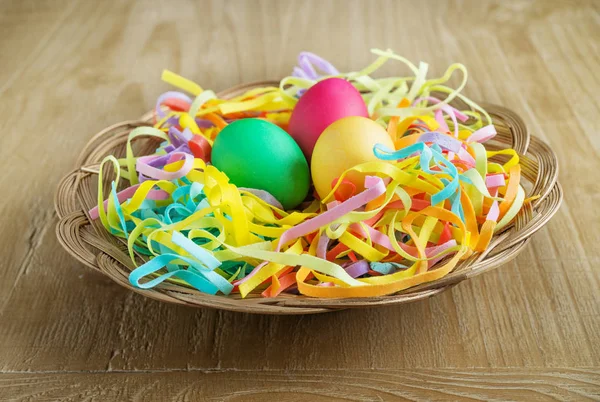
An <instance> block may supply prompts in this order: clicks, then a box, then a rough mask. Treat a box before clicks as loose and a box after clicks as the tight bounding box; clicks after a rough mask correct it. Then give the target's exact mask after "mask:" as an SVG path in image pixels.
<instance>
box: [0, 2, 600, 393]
mask: <svg viewBox="0 0 600 402" xmlns="http://www.w3.org/2000/svg"><path fill="white" fill-rule="evenodd" d="M599 9H600V3H598V2H597V1H578V2H570V1H544V0H540V1H525V0H513V1H475V0H473V1H444V2H441V1H440V2H438V1H434V0H426V1H420V2H418V3H414V2H410V1H352V2H346V1H327V0H319V1H305V2H287V1H259V2H254V1H198V2H192V1H189V2H188V1H169V2H159V1H139V0H138V1H136V0H124V1H103V2H94V1H86V0H81V1H78V2H70V1H66V0H45V1H44V0H40V1H35V2H34V1H19V2H17V1H10V0H4V1H0V54H1V55H2V56H1V57H2V68H0V130H1V132H2V135H1V136H0V161H1V162H0V163H1V164H2V169H3V170H2V173H3V174H2V175H0V188H2V189H7V190H4V191H3V194H2V198H1V199H0V226H1V227H2V231H1V232H0V240H1V241H2V243H0V244H2V259H0V373H2V374H0V384H2V385H0V396H2V397H3V398H8V399H9V398H11V397H14V399H19V398H21V399H44V398H45V399H49V400H55V399H64V400H69V399H70V400H78V399H86V398H87V399H89V400H93V399H94V398H96V399H98V400H106V399H132V400H135V399H136V398H137V399H144V400H148V399H150V398H149V397H148V398H146V396H148V395H154V396H155V397H156V399H161V398H160V397H164V398H163V399H166V397H167V396H172V399H174V400H177V399H181V400H183V399H186V397H188V398H192V399H193V398H194V397H196V396H203V395H206V396H207V397H208V396H215V398H216V399H217V400H218V399H219V398H221V399H226V400H231V399H232V400H235V399H236V398H238V399H240V398H241V399H243V398H244V396H245V395H246V394H243V393H240V392H243V391H244V389H251V390H252V389H255V390H260V392H271V394H268V395H271V396H274V397H276V398H279V397H280V396H281V395H282V394H281V392H283V390H288V389H292V390H294V389H301V390H305V391H298V392H309V391H310V390H311V389H313V388H314V389H316V390H317V391H318V392H322V393H323V395H324V397H325V396H337V397H339V398H346V399H351V398H354V399H358V400H361V399H362V400H373V399H375V400H377V397H379V396H380V397H381V399H392V398H395V397H397V398H398V399H400V398H402V397H404V398H409V399H415V400H418V399H440V400H443V399H444V398H446V399H457V398H459V397H467V396H469V397H472V398H474V399H494V398H495V399H527V400H533V398H538V399H541V400H543V398H551V397H552V398H557V399H563V400H569V399H571V400H579V399H583V397H590V398H592V399H598V398H599V396H598V389H599V387H600V386H599V385H598V383H599V382H600V381H599V380H598V378H597V371H598V367H599V366H600V349H598V347H597V345H598V344H600V270H598V268H597V267H598V264H599V263H600V249H599V248H598V247H597V245H598V244H600V225H599V222H600V213H599V212H598V209H597V208H596V206H597V205H598V202H599V201H600V198H599V197H600V196H599V194H600V188H599V186H598V183H597V180H596V177H595V173H594V172H596V171H598V169H600V158H598V149H599V146H600V136H599V135H598V132H597V130H598V127H600V118H599V116H600V98H599V97H598V93H600V79H599V77H600V76H599V75H598V72H599V70H598V66H599V65H600V52H599V48H598V43H599V42H598V38H599V37H600V13H599ZM371 47H380V48H387V47H389V48H392V49H394V50H395V51H397V52H399V53H401V54H403V55H404V56H406V57H408V58H409V59H411V60H413V61H419V60H424V61H427V62H429V64H430V66H431V71H430V74H431V76H434V75H439V74H440V73H441V72H443V70H444V68H445V67H446V66H447V65H448V64H450V63H451V62H454V61H460V62H463V63H464V64H466V65H467V67H468V68H469V76H470V82H469V84H468V85H467V88H466V93H467V94H468V95H469V96H470V97H471V98H474V99H481V100H485V101H488V102H491V103H497V104H500V105H505V106H507V107H510V108H511V109H513V110H515V111H516V112H518V113H519V114H520V115H521V116H522V117H523V119H524V120H525V122H526V123H527V124H528V126H529V127H530V129H531V130H532V132H533V133H534V134H535V135H537V136H540V137H542V138H543V139H544V140H545V141H547V142H548V143H549V144H551V145H552V146H553V147H554V148H555V149H556V151H557V153H558V155H559V160H560V169H561V173H560V181H561V183H562V184H563V187H564V189H565V200H564V203H563V207H562V208H561V210H560V211H559V213H558V214H557V215H556V216H555V218H554V219H553V220H552V221H551V222H550V223H549V225H548V226H547V227H546V228H545V229H543V230H542V231H541V232H539V233H538V234H536V235H535V237H534V238H533V240H532V242H531V243H530V245H529V246H528V248H527V249H526V250H525V251H524V252H523V253H522V254H520V256H519V257H517V259H516V260H514V261H513V262H511V263H510V264H507V265H506V266H504V267H501V268H499V269H497V270H495V271H493V272H491V273H489V274H485V275H483V276H480V277H476V278H474V279H471V280H469V281H466V282H464V283H462V284H460V285H458V286H457V287H455V288H454V289H452V290H451V291H448V292H445V293H443V294H441V295H439V296H437V297H435V298H432V299H428V300H425V301H422V302H418V303H414V304H410V305H406V306H398V307H382V308H377V309H372V310H363V311H358V310H357V311H343V312H339V313H333V314H328V315H324V316H300V317H268V316H251V315H245V314H236V313H227V312H220V311H213V310H208V309H205V310H194V309H189V308H185V307H180V306H173V305H167V304H161V303H158V302H155V301H152V300H148V299H145V298H144V297H142V296H140V295H138V294H134V293H130V292H126V291H125V290H124V289H121V288H120V287H118V286H116V285H114V284H113V283H112V282H111V281H110V280H108V279H106V278H104V277H103V276H101V275H99V274H97V273H96V272H93V271H91V270H89V269H87V268H85V267H84V266H83V265H82V264H81V263H79V262H78V261H76V260H74V259H72V258H70V257H69V256H68V255H67V254H66V253H65V252H64V251H63V250H62V249H61V248H60V247H59V245H58V242H57V240H56V238H55V236H54V224H55V217H54V213H53V205H52V198H53V193H54V191H55V187H56V184H57V182H58V180H59V179H60V178H61V177H62V176H63V175H64V174H65V173H67V172H68V171H69V170H70V169H71V168H72V166H73V164H74V163H75V159H76V157H77V154H78V152H79V150H80V149H81V148H82V147H83V145H84V144H85V143H86V142H87V140H88V139H89V136H90V135H92V134H93V133H95V132H97V131H99V130H100V129H102V128H104V127H106V126H109V125H111V124H112V123H114V122H118V121H122V120H128V119H135V118H137V117H139V116H140V115H141V114H142V113H144V112H145V111H146V110H147V109H148V108H149V107H150V106H151V105H152V103H153V101H154V99H155V98H156V96H157V95H158V94H160V93H161V92H164V91H165V90H167V89H168V86H167V85H166V84H163V83H161V82H160V80H159V75H160V71H161V70H162V69H163V68H169V69H172V70H174V71H177V72H180V73H181V74H183V75H185V76H187V77H190V78H192V79H194V80H196V81H197V82H199V83H201V84H202V85H203V86H204V87H208V88H214V89H215V90H220V89H223V88H226V87H230V86H232V85H234V84H238V83H242V82H248V81H254V80H265V79H272V78H278V77H282V76H284V75H286V74H288V73H289V72H290V70H291V67H292V66H293V64H294V63H295V56H296V54H297V53H298V52H299V51H301V50H311V51H313V52H315V53H318V54H321V55H323V56H326V57H327V58H328V59H330V60H331V61H332V62H333V63H334V64H335V65H336V66H338V67H339V68H340V69H342V70H356V69H359V68H360V67H362V66H364V65H365V64H366V63H368V62H369V61H370V60H372V57H371V56H370V54H369V52H368V50H369V49H370V48H371ZM391 73H396V74H398V73H399V72H398V71H396V70H394V67H393V66H392V65H390V66H386V68H385V69H384V71H382V74H391ZM478 367H479V368H478ZM572 367H587V369H585V370H583V371H580V370H574V369H573V370H572V369H569V368H572ZM503 368H506V369H503ZM263 369H264V370H276V372H272V371H267V372H262V371H261V370H263ZM342 369H347V370H351V371H350V372H344V371H343V370H342ZM172 370H175V372H174V373H170V371H172ZM182 370H183V371H185V372H182ZM238 370H243V372H241V373H240V372H238ZM279 370H284V371H279ZM372 370H381V372H377V373H375V371H372ZM111 371H113V373H108V374H103V373H105V372H111ZM114 371H127V372H126V373H114ZM129 371H134V372H129ZM140 371H142V372H140ZM146 371H148V372H146ZM187 371H189V372H187ZM204 371H209V373H204ZM430 372H432V373H433V374H431V375H432V376H434V377H435V379H434V380H428V378H429V377H427V374H426V373H430ZM461 373H466V374H464V375H462V374H461ZM548 373H550V374H548ZM552 373H557V374H552ZM327 375H330V376H333V377H339V378H340V382H339V383H338V385H337V386H336V385H331V384H330V382H333V380H332V381H329V380H327V381H325V380H323V378H328V377H327ZM355 377H358V379H355ZM254 378H256V379H257V384H258V385H256V387H255V388H252V386H251V384H250V382H249V381H250V380H251V379H254ZM344 378H345V379H344ZM367 378H368V379H369V380H368V381H367V380H366V379H367ZM363 379H364V381H363ZM378 381H380V382H378ZM486 381H489V382H486ZM494 381H497V382H499V383H501V384H503V385H502V386H500V385H498V386H497V387H496V386H495V385H493V384H497V383H496V382H494ZM571 381H572V382H571ZM411 382H412V383H414V384H416V385H415V386H414V387H412V388H410V387H409V386H408V385H407V384H408V383H411ZM354 383H356V384H360V387H362V388H360V389H359V388H349V387H350V385H347V384H354ZM524 383H528V384H529V383H531V384H532V385H527V386H525V385H523V384H524ZM315 384H317V385H315ZM342 384H346V385H342ZM373 384H376V385H373ZM440 384H441V385H440ZM490 384H491V385H490ZM577 384H579V385H577ZM186 387H189V388H186ZM369 387H371V388H369ZM469 387H470V388H469ZM186 389H188V390H187V391H186ZM440 389H443V390H442V391H440ZM465 389H469V391H468V392H467V391H464V390H465ZM461 390H463V391H464V393H461V392H463V391H461ZM531 390H533V391H531ZM317 391H315V392H317ZM388 391H389V392H388ZM235 392H238V393H239V394H235ZM253 392H254V391H253ZM256 392H258V391H256ZM527 392H531V393H527ZM232 393H233V394H232ZM187 395H190V396H187ZM261 395H263V396H264V395H266V394H261ZM103 396H105V397H103ZM293 396H294V397H296V399H306V398H308V396H307V395H305V394H301V393H298V394H297V395H293ZM529 397H531V398H529ZM315 399H316V396H315ZM256 400H258V399H256Z"/></svg>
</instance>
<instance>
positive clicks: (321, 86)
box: [289, 78, 369, 160]
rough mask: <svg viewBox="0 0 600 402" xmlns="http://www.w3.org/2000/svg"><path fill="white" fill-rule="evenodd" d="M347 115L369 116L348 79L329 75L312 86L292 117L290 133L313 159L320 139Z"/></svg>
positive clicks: (308, 156) (363, 102) (295, 108)
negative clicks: (328, 129)
mask: <svg viewBox="0 0 600 402" xmlns="http://www.w3.org/2000/svg"><path fill="white" fill-rule="evenodd" d="M348 116H362V117H369V114H368V112H367V106H366V105H365V101H364V100H363V99H362V97H361V96H360V93H359V92H358V91H357V90H356V88H354V87H353V86H352V84H350V83H349V82H348V81H346V80H343V79H341V78H328V79H325V80H323V81H320V82H318V83H316V84H315V85H313V86H312V87H311V88H309V89H308V90H307V91H306V93H305V94H304V95H302V97H301V98H300V100H299V101H298V103H297V104H296V106H295V107H294V110H293V111H292V116H291V117H290V123H289V133H290V135H291V136H292V137H293V138H294V139H295V140H296V142H297V143H298V145H300V148H302V152H304V155H306V159H307V160H310V158H311V155H312V153H313V148H314V147H315V143H316V142H317V139H318V138H319V136H320V135H321V133H322V132H323V130H325V129H326V128H327V126H329V125H330V124H331V123H333V122H334V121H336V120H339V119H341V118H343V117H348Z"/></svg>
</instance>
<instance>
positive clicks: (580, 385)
mask: <svg viewBox="0 0 600 402" xmlns="http://www.w3.org/2000/svg"><path fill="white" fill-rule="evenodd" d="M599 386H600V374H599V373H597V372H594V371H592V370H584V369H579V370H573V369H536V370H523V369H487V370H476V371H475V370H468V369H467V370H450V369H445V370H444V369H442V370H440V369H437V370H430V369H429V370H428V369H416V370H377V371H371V370H343V371H338V370H307V371H301V372H286V371H192V372H189V371H188V372H138V373H109V374H105V373H102V372H100V373H98V372H93V373H48V374H38V373H33V374H4V375H0V396H1V395H3V394H5V395H10V398H9V399H8V400H11V401H26V400H61V401H76V400H86V401H90V402H91V401H106V400H115V401H117V400H118V401H124V400H129V401H147V400H160V401H189V400H207V401H250V402H253V401H264V400H266V399H271V400H285V401H298V402H301V401H306V400H309V401H316V402H318V401H381V400H386V401H425V400H427V401H456V400H459V399H460V400H466V401H520V400H526V401H530V402H533V401H556V400H572V401H593V400H598V398H600V390H599Z"/></svg>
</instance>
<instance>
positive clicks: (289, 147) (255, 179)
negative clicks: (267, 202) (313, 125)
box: [211, 119, 310, 209]
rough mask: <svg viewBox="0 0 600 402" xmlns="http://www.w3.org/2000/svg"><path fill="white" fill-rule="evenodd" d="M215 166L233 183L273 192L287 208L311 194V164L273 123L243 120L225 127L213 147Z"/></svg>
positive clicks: (213, 162)
mask: <svg viewBox="0 0 600 402" xmlns="http://www.w3.org/2000/svg"><path fill="white" fill-rule="evenodd" d="M211 159H212V164H213V165H214V166H215V167H216V168H217V169H219V170H221V171H222V172H223V173H225V174H226V175H227V176H228V177H229V180H230V181H231V183H233V184H235V185H236V186H238V187H249V188H256V189H260V190H265V191H268V192H269V193H271V195H273V196H274V197H275V198H277V200H278V201H279V202H280V203H281V205H283V207H284V208H285V209H292V208H294V207H296V206H297V205H298V204H300V203H301V202H302V201H303V200H304V199H305V198H306V195H307V194H308V189H309V186H310V174H309V171H308V163H307V162H306V159H305V157H304V154H303V153H302V150H301V149H300V147H299V146H298V144H296V142H295V141H294V139H293V138H292V137H291V136H290V135H289V134H288V133H286V132H285V131H284V130H283V129H281V128H280V127H278V126H276V125H275V124H273V123H269V122H268V121H265V120H259V119H242V120H237V121H234V122H233V123H231V124H229V125H228V126H227V127H225V128H224V129H223V130H222V131H221V132H220V133H219V135H217V138H216V139H215V142H214V144H213V148H212V155H211Z"/></svg>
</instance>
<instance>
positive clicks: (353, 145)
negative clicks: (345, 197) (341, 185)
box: [310, 117, 394, 199]
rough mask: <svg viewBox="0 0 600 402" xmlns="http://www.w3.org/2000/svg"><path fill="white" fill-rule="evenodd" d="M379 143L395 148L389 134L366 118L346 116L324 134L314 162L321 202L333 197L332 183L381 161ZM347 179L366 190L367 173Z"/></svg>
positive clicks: (315, 177) (312, 172)
mask: <svg viewBox="0 0 600 402" xmlns="http://www.w3.org/2000/svg"><path fill="white" fill-rule="evenodd" d="M375 144H382V145H384V146H386V147H388V148H389V149H394V143H393V142H392V139H391V138H390V136H389V135H388V133H387V131H385V129H384V128H383V127H381V126H380V125H379V124H377V123H375V122H374V121H373V120H371V119H368V118H366V117H345V118H343V119H340V120H338V121H336V122H335V123H333V124H331V125H330V126H329V127H327V128H326V129H325V131H323V133H322V134H321V136H320V137H319V139H318V140H317V142H316V144H315V149H314V150H313V154H312V159H311V163H310V166H311V174H312V179H313V183H314V185H315V189H316V190H317V193H318V194H319V196H320V197H321V199H323V198H325V197H326V196H327V194H329V192H330V191H331V188H332V187H331V183H332V182H333V181H334V180H336V179H337V178H339V177H340V175H341V174H342V173H343V172H344V171H345V170H347V169H349V168H351V167H354V166H356V165H358V164H361V163H364V162H369V161H375V160H379V159H378V158H377V157H376V156H375V155H374V154H373V146H375ZM346 179H348V180H349V181H350V182H352V183H353V184H354V185H355V186H356V188H357V190H358V191H362V190H363V189H364V174H360V173H358V172H350V174H349V175H348V176H346Z"/></svg>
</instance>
